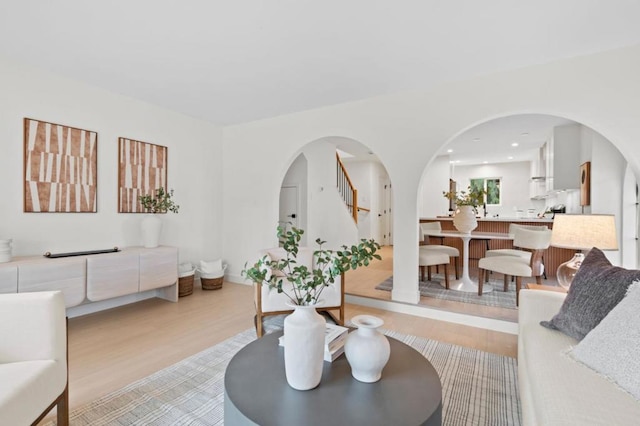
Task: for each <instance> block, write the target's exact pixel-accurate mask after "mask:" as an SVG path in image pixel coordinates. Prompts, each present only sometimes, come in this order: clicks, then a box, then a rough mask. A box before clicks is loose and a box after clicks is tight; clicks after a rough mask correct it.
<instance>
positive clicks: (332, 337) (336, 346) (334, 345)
mask: <svg viewBox="0 0 640 426" xmlns="http://www.w3.org/2000/svg"><path fill="white" fill-rule="evenodd" d="M348 334H349V329H348V328H347V327H342V326H340V325H336V324H329V323H327V329H326V332H325V335H324V360H325V361H329V362H332V361H333V360H334V359H336V358H338V357H339V356H340V355H342V354H343V353H344V342H345V340H347V335H348Z"/></svg>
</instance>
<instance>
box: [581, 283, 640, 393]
mask: <svg viewBox="0 0 640 426" xmlns="http://www.w3.org/2000/svg"><path fill="white" fill-rule="evenodd" d="M638 312H640V282H635V283H633V285H632V286H631V287H629V292H628V293H627V295H626V296H625V298H624V299H622V302H620V303H618V305H617V306H616V307H615V308H613V309H612V310H611V312H609V315H607V316H606V317H605V318H604V319H603V320H602V322H600V324H599V325H598V326H597V327H596V328H594V329H593V330H591V332H590V333H589V334H587V335H586V337H585V338H584V339H583V340H582V341H581V342H580V343H579V344H578V345H577V346H575V347H574V348H573V349H572V350H571V351H570V352H569V354H570V355H571V356H572V357H573V358H575V359H576V360H578V361H580V362H581V363H583V364H584V365H586V366H587V367H589V368H591V369H593V370H595V371H597V372H598V373H600V374H602V375H603V376H605V377H607V378H608V379H609V380H611V381H612V382H614V383H616V384H617V385H618V386H620V387H621V388H622V389H624V390H625V391H627V392H629V393H630V394H631V395H632V396H633V397H634V398H635V399H637V400H640V357H638V353H640V315H638Z"/></svg>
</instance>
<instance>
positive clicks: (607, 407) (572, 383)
mask: <svg viewBox="0 0 640 426" xmlns="http://www.w3.org/2000/svg"><path fill="white" fill-rule="evenodd" d="M563 298H564V295H562V294H560V293H556V292H550V291H541V290H522V291H521V292H520V309H519V313H518V322H519V333H518V334H519V336H518V378H519V386H520V393H521V401H522V414H523V420H524V424H525V425H535V426H538V425H557V426H565V425H635V424H637V422H638V419H639V418H640V404H639V403H638V402H637V401H636V400H635V399H634V398H633V397H631V395H629V394H628V393H626V392H624V391H623V390H621V389H620V388H619V387H617V386H616V385H615V384H613V383H612V382H610V381H609V380H608V379H606V378H605V377H603V376H601V375H599V374H598V373H596V372H594V371H593V370H591V369H590V368H588V367H586V366H584V365H582V364H580V363H578V362H576V361H575V360H573V359H572V358H571V357H570V356H569V355H568V351H569V350H570V348H571V347H572V346H574V345H575V344H577V342H578V341H577V340H576V339H573V338H571V337H569V336H567V335H565V334H563V333H561V332H559V331H556V330H550V329H547V328H544V327H542V326H540V324H539V322H540V320H541V319H543V318H548V315H549V313H550V312H553V311H554V310H557V309H558V307H559V306H560V305H561V304H562V301H563Z"/></svg>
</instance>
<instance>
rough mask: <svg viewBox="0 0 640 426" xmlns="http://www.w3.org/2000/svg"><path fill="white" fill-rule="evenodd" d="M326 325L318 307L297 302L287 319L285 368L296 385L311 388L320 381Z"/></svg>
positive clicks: (285, 327)
mask: <svg viewBox="0 0 640 426" xmlns="http://www.w3.org/2000/svg"><path fill="white" fill-rule="evenodd" d="M326 324H327V323H326V321H325V319H324V318H323V317H322V315H320V314H318V312H317V311H316V308H315V306H297V305H296V306H294V311H293V313H292V314H291V315H288V316H287V317H286V318H285V319H284V367H285V373H286V375H287V383H289V386H291V387H292V388H294V389H297V390H309V389H313V388H315V387H316V386H318V385H319V384H320V379H321V378H322V368H323V365H324V335H325V329H326Z"/></svg>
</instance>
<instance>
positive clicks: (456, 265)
mask: <svg viewBox="0 0 640 426" xmlns="http://www.w3.org/2000/svg"><path fill="white" fill-rule="evenodd" d="M453 267H454V268H455V270H456V280H459V279H460V272H458V258H457V257H454V258H453Z"/></svg>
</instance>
